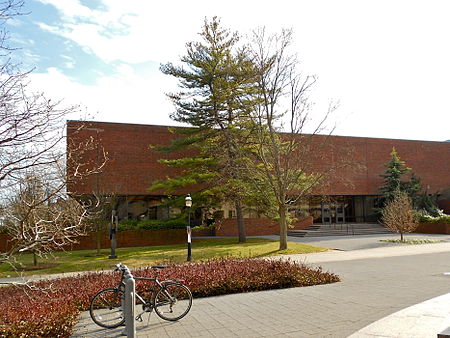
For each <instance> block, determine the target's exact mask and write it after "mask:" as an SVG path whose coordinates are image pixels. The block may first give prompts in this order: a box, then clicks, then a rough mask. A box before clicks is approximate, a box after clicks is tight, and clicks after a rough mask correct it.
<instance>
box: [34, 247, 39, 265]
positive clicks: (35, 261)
mask: <svg viewBox="0 0 450 338" xmlns="http://www.w3.org/2000/svg"><path fill="white" fill-rule="evenodd" d="M37 264H38V263H37V255H36V252H34V251H33V266H37Z"/></svg>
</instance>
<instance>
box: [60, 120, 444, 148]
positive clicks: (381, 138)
mask: <svg viewBox="0 0 450 338" xmlns="http://www.w3.org/2000/svg"><path fill="white" fill-rule="evenodd" d="M67 122H74V123H79V122H83V123H96V124H116V125H127V126H139V127H142V126H145V127H160V128H185V129H188V128H195V127H189V126H168V125H160V124H146V123H127V122H107V121H87V120H86V121H83V120H67ZM281 134H288V133H287V132H282V133H281ZM317 135H318V136H324V137H326V136H331V137H342V138H358V139H367V140H388V141H408V142H433V143H450V140H445V141H431V140H410V139H400V138H398V139H396V138H385V137H367V136H345V135H333V134H329V135H328V134H317Z"/></svg>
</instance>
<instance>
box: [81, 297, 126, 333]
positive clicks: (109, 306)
mask: <svg viewBox="0 0 450 338" xmlns="http://www.w3.org/2000/svg"><path fill="white" fill-rule="evenodd" d="M122 302H123V292H122V291H120V290H119V289H104V290H101V291H100V292H98V293H97V294H96V295H95V296H94V298H92V301H91V305H90V307H89V313H90V314H91V318H92V320H93V321H94V323H95V324H97V325H99V326H102V327H106V328H108V329H112V328H115V327H118V326H120V325H122V324H123V323H124V322H125V316H124V315H123V309H122Z"/></svg>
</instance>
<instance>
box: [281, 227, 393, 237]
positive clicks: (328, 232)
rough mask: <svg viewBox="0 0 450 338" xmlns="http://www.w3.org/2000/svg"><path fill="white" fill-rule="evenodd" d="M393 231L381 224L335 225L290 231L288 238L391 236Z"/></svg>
mask: <svg viewBox="0 0 450 338" xmlns="http://www.w3.org/2000/svg"><path fill="white" fill-rule="evenodd" d="M389 233H392V231H391V230H389V229H388V228H385V227H384V226H382V225H379V224H333V225H328V224H326V225H313V226H309V227H307V228H305V229H303V230H289V231H288V236H294V237H325V236H353V235H355V236H357V235H376V234H389Z"/></svg>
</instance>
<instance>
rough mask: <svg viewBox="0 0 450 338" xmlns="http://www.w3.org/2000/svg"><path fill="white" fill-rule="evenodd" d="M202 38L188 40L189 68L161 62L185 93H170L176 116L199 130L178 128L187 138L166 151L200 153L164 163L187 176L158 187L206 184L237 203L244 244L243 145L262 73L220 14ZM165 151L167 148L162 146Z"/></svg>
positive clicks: (206, 193) (208, 192) (211, 192)
mask: <svg viewBox="0 0 450 338" xmlns="http://www.w3.org/2000/svg"><path fill="white" fill-rule="evenodd" d="M200 35H201V37H202V41H201V42H190V43H188V44H187V46H186V47H187V51H186V52H187V54H186V55H185V56H183V57H182V58H181V62H182V64H183V66H175V65H173V64H171V63H168V64H165V65H162V66H161V71H162V72H163V73H164V74H167V75H171V76H174V77H175V78H177V79H178V81H179V85H180V87H181V89H182V90H181V91H180V92H178V93H171V94H168V96H169V98H170V99H171V100H172V102H173V104H174V105H175V107H176V111H175V112H174V113H173V114H172V115H171V118H172V119H173V120H175V121H178V122H184V123H187V124H189V125H190V126H192V127H195V128H193V129H176V131H178V132H181V133H183V136H184V137H183V138H178V139H176V140H175V141H174V142H173V143H172V144H171V146H169V147H166V148H164V150H175V149H177V150H179V149H186V148H194V150H195V153H196V155H195V156H193V157H189V158H182V159H178V160H170V161H164V160H163V163H165V164H167V165H169V166H172V167H179V168H184V173H183V174H184V175H183V176H182V177H176V178H171V179H167V180H165V181H164V182H157V184H156V185H154V187H153V188H163V187H164V188H165V189H166V190H167V189H168V190H172V191H174V190H176V189H177V188H179V187H182V186H187V185H194V184H203V186H204V187H205V188H204V189H203V190H202V191H201V193H200V196H201V197H203V198H207V200H208V197H210V199H209V201H211V197H214V198H216V200H217V198H221V199H223V200H228V201H231V202H232V203H233V204H234V206H235V208H236V214H237V219H238V230H239V242H245V227H244V219H243V206H242V202H243V199H244V198H245V194H246V192H245V183H244V182H245V178H244V174H243V170H242V168H243V166H242V162H243V161H245V160H246V159H245V156H244V155H243V152H242V151H241V148H242V147H243V145H244V144H245V142H246V139H247V135H248V134H247V133H248V130H247V129H246V128H245V124H246V119H247V117H248V115H249V109H251V107H252V105H253V102H254V93H255V92H256V91H257V86H256V84H255V83H256V75H255V71H254V67H253V63H252V61H251V60H250V59H249V58H248V57H247V53H246V47H245V46H244V47H240V48H239V47H238V41H239V36H238V34H237V33H230V32H229V31H228V30H226V29H222V28H221V26H220V20H219V19H217V18H216V17H214V18H213V19H212V20H211V21H208V20H205V22H204V26H203V30H202V32H201V33H200ZM160 149H161V148H160Z"/></svg>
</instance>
